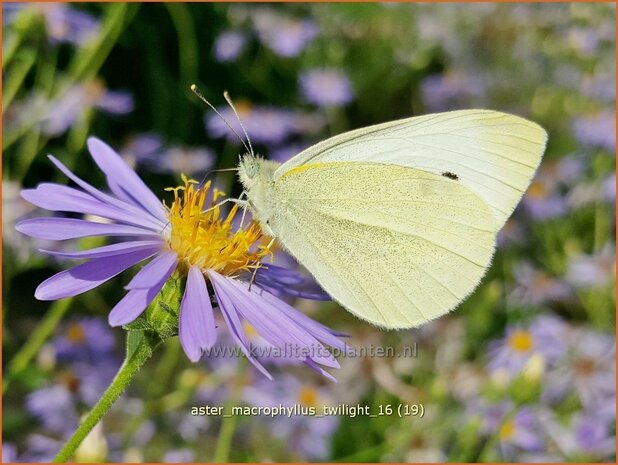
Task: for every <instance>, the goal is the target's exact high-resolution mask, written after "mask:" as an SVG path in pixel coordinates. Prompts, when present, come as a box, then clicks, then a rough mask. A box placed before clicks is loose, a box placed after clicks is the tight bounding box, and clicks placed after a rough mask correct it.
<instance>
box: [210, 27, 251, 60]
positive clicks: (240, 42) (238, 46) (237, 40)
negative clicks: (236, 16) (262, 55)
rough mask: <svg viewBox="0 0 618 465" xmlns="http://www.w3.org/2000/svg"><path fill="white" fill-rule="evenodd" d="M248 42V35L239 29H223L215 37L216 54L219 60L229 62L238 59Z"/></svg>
mask: <svg viewBox="0 0 618 465" xmlns="http://www.w3.org/2000/svg"><path fill="white" fill-rule="evenodd" d="M246 44H247V37H246V36H245V35H244V34H242V33H240V32H237V31H223V32H222V33H221V34H219V35H218V36H217V38H216V39H215V45H214V54H215V57H216V59H217V61H219V62H221V63H227V62H230V61H234V60H236V58H238V56H239V55H240V54H241V53H242V51H243V50H244V48H245V45H246Z"/></svg>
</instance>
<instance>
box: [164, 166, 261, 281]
mask: <svg viewBox="0 0 618 465" xmlns="http://www.w3.org/2000/svg"><path fill="white" fill-rule="evenodd" d="M182 180H183V182H184V185H182V186H178V187H174V188H168V189H166V190H170V191H172V192H174V202H173V203H172V205H171V206H170V207H169V208H168V209H167V210H168V212H167V217H168V220H169V227H170V233H169V236H168V239H167V242H168V245H169V247H170V249H171V250H173V251H174V252H176V253H177V254H178V258H179V263H180V264H181V265H182V264H184V265H185V266H186V267H189V266H191V265H195V266H198V267H199V268H200V269H201V270H202V271H204V272H205V271H206V270H213V271H216V272H217V273H220V274H223V275H227V276H233V275H236V274H238V273H239V272H241V271H248V270H251V269H255V268H256V267H259V266H260V262H261V260H262V258H264V256H266V255H268V254H269V253H270V250H269V249H268V248H267V247H265V246H263V245H257V246H255V244H256V242H257V241H259V240H260V238H261V237H262V231H261V229H260V227H259V225H258V224H257V223H256V222H254V221H251V222H250V223H249V224H248V225H247V227H246V228H242V227H239V228H238V229H236V230H234V229H233V225H232V221H233V219H234V217H235V216H236V213H238V205H237V204H235V205H234V206H233V207H232V209H231V210H230V212H229V213H228V215H227V216H226V217H225V218H222V217H221V209H220V206H219V205H217V204H218V203H220V202H221V199H222V198H223V197H225V193H224V192H222V191H220V190H218V189H213V190H212V199H211V200H210V202H209V204H208V205H205V203H206V198H207V196H208V192H209V190H210V185H211V183H210V181H208V182H207V183H206V184H205V185H204V186H202V187H199V186H198V182H197V181H194V180H192V179H187V178H186V177H185V176H184V175H183V176H182Z"/></svg>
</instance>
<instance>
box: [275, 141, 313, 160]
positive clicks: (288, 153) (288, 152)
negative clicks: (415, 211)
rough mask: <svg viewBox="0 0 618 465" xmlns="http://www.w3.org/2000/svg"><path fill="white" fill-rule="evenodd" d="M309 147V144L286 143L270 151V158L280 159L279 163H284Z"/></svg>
mask: <svg viewBox="0 0 618 465" xmlns="http://www.w3.org/2000/svg"><path fill="white" fill-rule="evenodd" d="M307 147H309V144H301V143H292V144H290V145H284V146H282V147H277V148H276V149H273V150H271V151H270V152H269V153H268V158H270V159H271V160H274V161H278V162H279V163H284V162H286V161H288V160H289V159H290V158H292V157H293V156H295V155H298V154H299V153H300V152H302V151H303V150H305V149H306V148H307Z"/></svg>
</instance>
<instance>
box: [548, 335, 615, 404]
mask: <svg viewBox="0 0 618 465" xmlns="http://www.w3.org/2000/svg"><path fill="white" fill-rule="evenodd" d="M566 341H567V342H568V344H569V345H570V347H571V350H570V351H569V353H568V356H567V357H565V358H563V359H561V360H560V363H559V364H558V365H557V366H556V368H555V369H553V370H551V371H550V372H548V375H547V383H546V392H545V393H544V397H546V398H547V399H552V400H554V399H560V398H562V397H564V396H566V395H567V394H568V393H569V392H571V390H573V389H574V390H575V392H576V393H577V394H578V396H579V398H580V400H581V402H582V404H583V405H584V406H585V407H589V408H595V409H599V407H601V406H603V405H609V406H615V404H616V366H615V359H616V343H615V340H614V338H613V337H612V336H610V335H608V334H603V333H601V332H598V331H593V330H587V329H582V330H580V331H579V332H578V333H577V334H576V335H575V336H574V337H572V338H569V339H567V340H566ZM613 415H614V416H615V415H616V413H615V410H614V411H613Z"/></svg>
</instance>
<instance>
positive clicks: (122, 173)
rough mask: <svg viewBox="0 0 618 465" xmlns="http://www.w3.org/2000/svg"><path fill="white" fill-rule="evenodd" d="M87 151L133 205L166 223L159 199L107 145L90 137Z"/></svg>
mask: <svg viewBox="0 0 618 465" xmlns="http://www.w3.org/2000/svg"><path fill="white" fill-rule="evenodd" d="M88 149H89V150H90V154H91V155H92V158H93V159H94V161H95V163H96V164H97V165H98V166H99V168H101V171H103V172H104V173H105V175H106V176H107V178H108V179H113V180H114V181H113V182H114V183H116V184H117V185H118V186H120V187H121V188H122V190H124V191H125V193H126V194H127V195H128V196H129V197H130V198H131V199H132V200H133V203H134V204H135V205H141V206H142V207H143V208H145V209H146V210H148V211H149V212H150V213H151V214H152V215H154V216H155V217H156V218H157V219H159V220H161V221H163V222H164V223H165V222H167V219H166V217H165V209H164V208H163V205H162V204H161V202H160V201H159V199H157V197H156V196H155V195H154V194H153V193H152V191H151V190H150V189H148V187H146V184H144V182H143V181H142V180H141V179H140V178H139V176H138V175H137V174H136V173H135V171H133V170H132V169H131V168H130V167H129V165H127V164H126V162H125V161H124V160H123V159H122V158H120V156H119V155H118V154H117V153H116V152H115V151H114V150H112V148H111V147H110V146H109V145H107V144H105V143H104V142H103V141H101V140H99V139H97V138H95V137H90V138H89V139H88Z"/></svg>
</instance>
